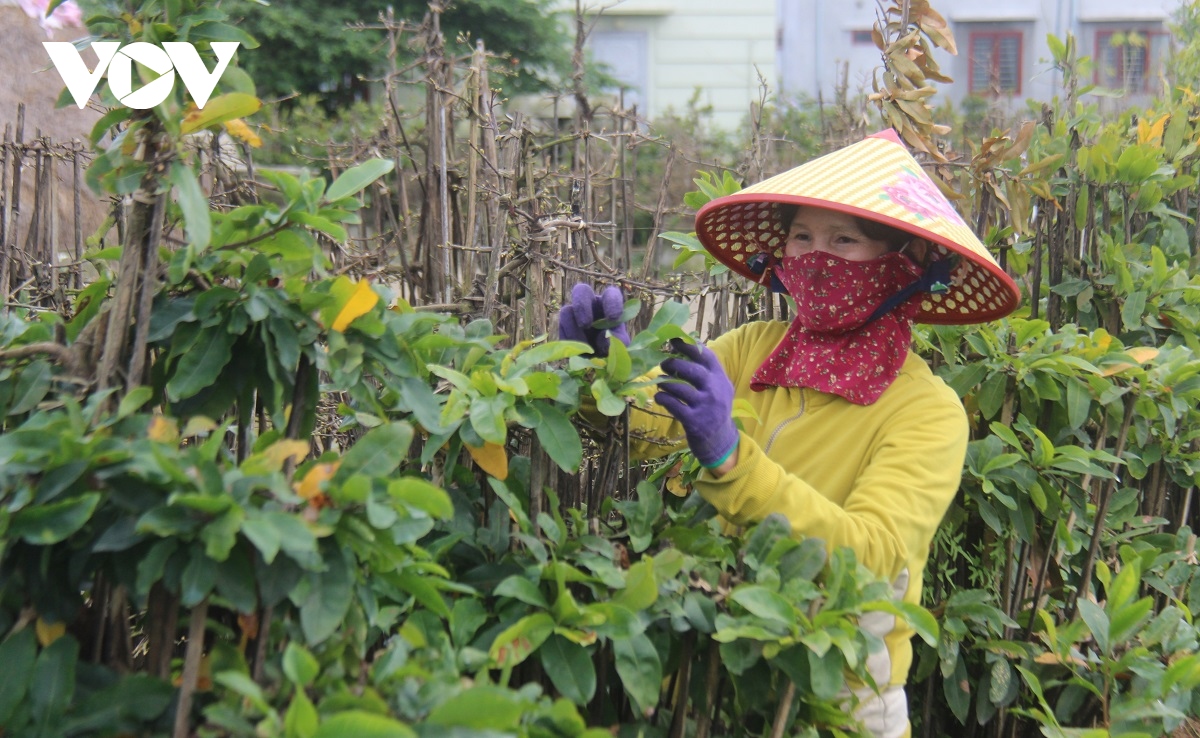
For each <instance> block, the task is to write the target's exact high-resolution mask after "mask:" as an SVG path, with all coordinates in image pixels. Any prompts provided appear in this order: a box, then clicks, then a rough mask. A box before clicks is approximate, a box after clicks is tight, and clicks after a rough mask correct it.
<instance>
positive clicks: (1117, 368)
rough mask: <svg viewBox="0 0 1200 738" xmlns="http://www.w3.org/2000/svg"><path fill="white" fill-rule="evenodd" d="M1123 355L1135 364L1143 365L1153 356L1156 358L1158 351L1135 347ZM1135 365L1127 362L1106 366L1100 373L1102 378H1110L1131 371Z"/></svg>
mask: <svg viewBox="0 0 1200 738" xmlns="http://www.w3.org/2000/svg"><path fill="white" fill-rule="evenodd" d="M1125 355H1126V356H1128V357H1129V358H1131V359H1133V360H1134V361H1136V362H1137V364H1145V363H1146V362H1147V361H1150V360H1151V359H1153V358H1154V357H1155V356H1158V349H1156V348H1154V347H1153V346H1135V347H1133V348H1131V349H1129V350H1128V351H1126V352H1125ZM1137 364H1130V363H1129V362H1128V361H1122V362H1120V363H1118V364H1113V365H1111V366H1107V367H1105V368H1104V370H1103V371H1101V372H1100V376H1102V377H1111V376H1112V375H1114V374H1120V373H1121V372H1123V371H1125V370H1127V369H1133V368H1134V367H1136V366H1137Z"/></svg>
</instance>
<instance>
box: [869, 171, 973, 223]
mask: <svg viewBox="0 0 1200 738" xmlns="http://www.w3.org/2000/svg"><path fill="white" fill-rule="evenodd" d="M883 192H884V195H883V197H884V198H885V199H888V200H891V201H892V202H894V203H896V204H897V205H900V206H901V207H904V208H907V209H908V210H910V211H912V212H913V213H914V214H916V215H918V216H920V217H923V218H929V219H930V220H933V219H934V218H945V219H946V220H948V221H950V222H951V223H960V224H961V223H962V222H963V220H962V217H961V216H959V214H958V211H957V210H955V209H954V206H953V205H951V204H950V202H949V201H948V200H947V199H946V198H945V196H944V195H942V193H941V192H940V191H939V190H938V188H937V185H935V184H934V183H933V182H932V181H931V180H930V179H929V177H927V176H925V173H924V172H922V173H920V174H917V173H914V172H912V171H911V170H908V169H905V170H904V171H903V172H902V173H901V174H900V178H899V179H898V180H896V182H894V183H893V184H890V185H888V186H886V187H884V188H883Z"/></svg>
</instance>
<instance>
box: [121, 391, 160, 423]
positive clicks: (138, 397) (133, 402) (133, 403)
mask: <svg viewBox="0 0 1200 738" xmlns="http://www.w3.org/2000/svg"><path fill="white" fill-rule="evenodd" d="M153 396H154V389H153V388H151V387H134V388H133V389H131V390H130V391H129V392H128V393H127V394H126V395H125V396H124V397H122V398H121V404H120V405H118V406H117V418H118V419H120V418H124V417H127V416H129V415H132V414H133V413H136V412H137V411H138V410H140V409H141V408H142V405H145V404H146V403H147V402H149V401H150V398H151V397H153Z"/></svg>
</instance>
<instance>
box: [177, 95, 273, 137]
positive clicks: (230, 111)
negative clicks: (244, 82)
mask: <svg viewBox="0 0 1200 738" xmlns="http://www.w3.org/2000/svg"><path fill="white" fill-rule="evenodd" d="M261 107H262V100H259V99H258V98H257V97H255V96H254V95H247V94H245V93H242V92H230V93H228V94H225V95H218V96H217V97H214V98H212V99H211V100H209V101H208V102H207V103H205V105H204V107H203V108H202V109H200V110H196V111H194V112H192V113H189V114H188V115H187V116H185V117H184V119H183V122H182V123H181V124H180V126H179V132H180V133H182V134H183V135H185V136H186V135H187V134H189V133H195V132H196V131H201V130H204V129H205V128H210V127H212V126H215V125H218V124H220V123H224V122H225V121H228V120H233V119H234V118H245V117H246V116H248V115H253V114H254V113H256V112H258V109H259V108H261Z"/></svg>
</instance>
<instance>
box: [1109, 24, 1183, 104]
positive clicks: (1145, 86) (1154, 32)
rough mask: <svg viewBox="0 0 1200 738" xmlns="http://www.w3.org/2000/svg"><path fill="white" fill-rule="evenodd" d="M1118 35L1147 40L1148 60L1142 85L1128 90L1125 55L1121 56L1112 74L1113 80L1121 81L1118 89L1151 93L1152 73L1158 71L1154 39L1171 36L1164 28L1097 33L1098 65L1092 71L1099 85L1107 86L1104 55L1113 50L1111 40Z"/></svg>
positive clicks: (1111, 30)
mask: <svg viewBox="0 0 1200 738" xmlns="http://www.w3.org/2000/svg"><path fill="white" fill-rule="evenodd" d="M1118 33H1124V34H1126V35H1128V34H1130V33H1136V34H1138V35H1139V36H1142V37H1144V38H1145V39H1146V59H1145V61H1144V62H1143V64H1142V78H1141V81H1140V83H1139V84H1138V85H1137V87H1135V88H1130V89H1128V90H1126V88H1125V86H1124V80H1125V55H1124V54H1121V55H1120V58H1119V59H1118V61H1117V68H1116V69H1115V70H1113V72H1112V75H1111V76H1112V78H1113V79H1117V80H1120V81H1121V83H1122V84H1121V86H1120V87H1119V88H1117V89H1122V90H1126V92H1150V91H1151V89H1150V85H1151V83H1152V81H1153V79H1152V74H1151V71H1152V70H1155V69H1157V67H1156V64H1157V63H1158V62H1157V61H1156V60H1155V58H1154V39H1155V38H1161V37H1164V36H1169V35H1170V34H1169V33H1167V31H1166V30H1165V29H1163V28H1147V27H1142V28H1130V29H1128V30H1121V29H1112V28H1109V29H1104V30H1099V31H1096V45H1095V47H1093V53H1092V58H1093V59H1095V60H1096V63H1095V65H1094V67H1093V70H1092V81H1093V82H1095V83H1096V84H1098V85H1104V84H1105V81H1106V80H1105V78H1106V77H1107V76H1108V75H1107V74H1106V73H1105V71H1104V56H1103V55H1104V53H1105V52H1106V51H1107V50H1108V49H1109V48H1111V43H1110V42H1111V39H1112V37H1113V36H1115V35H1116V34H1118Z"/></svg>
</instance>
